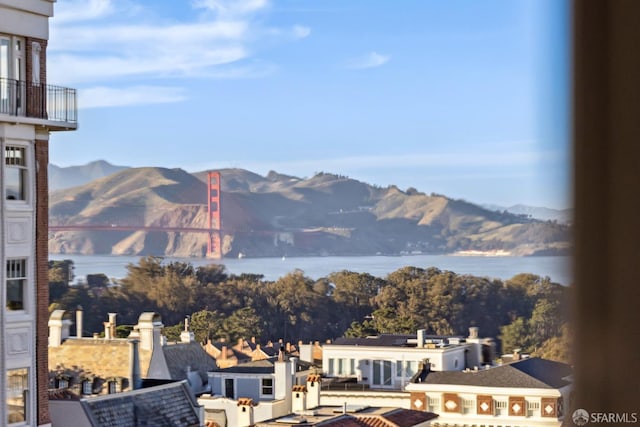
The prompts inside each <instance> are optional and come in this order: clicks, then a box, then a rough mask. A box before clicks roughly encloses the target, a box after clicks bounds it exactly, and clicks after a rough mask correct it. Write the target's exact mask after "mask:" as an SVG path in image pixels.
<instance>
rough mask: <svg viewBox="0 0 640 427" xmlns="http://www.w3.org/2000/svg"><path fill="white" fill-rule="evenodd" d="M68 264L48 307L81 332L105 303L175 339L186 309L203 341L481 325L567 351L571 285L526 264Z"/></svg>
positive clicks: (505, 344)
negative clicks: (122, 273)
mask: <svg viewBox="0 0 640 427" xmlns="http://www.w3.org/2000/svg"><path fill="white" fill-rule="evenodd" d="M68 267H69V264H68V262H67V264H65V262H61V261H57V262H51V263H50V269H49V279H50V284H49V285H50V299H51V301H50V302H51V306H50V309H51V310H53V309H58V308H61V309H65V310H72V311H73V310H76V309H77V307H78V306H82V308H83V309H84V310H85V313H87V315H85V320H84V327H85V331H84V333H85V334H91V333H93V332H100V331H101V329H102V322H104V321H105V319H106V317H107V313H109V312H116V313H118V323H119V324H121V325H134V324H135V323H137V319H138V316H139V315H140V313H141V312H143V311H156V312H158V313H159V314H160V315H161V316H162V319H163V323H164V324H165V326H166V327H165V335H167V337H168V338H169V339H170V340H171V339H177V338H178V337H179V334H180V331H181V330H182V329H183V325H184V319H185V318H186V317H187V316H189V317H190V327H191V330H192V331H193V332H194V333H195V335H196V338H197V339H198V340H199V341H206V339H207V338H210V339H212V340H218V339H225V340H228V341H235V340H237V339H238V338H249V337H256V339H257V340H260V341H262V342H266V341H267V340H277V339H280V338H282V339H283V340H285V341H291V342H297V341H298V340H302V341H305V342H308V341H315V340H319V341H325V340H327V339H334V338H336V337H340V336H350V337H359V336H367V335H374V334H380V333H415V331H416V330H417V329H426V331H427V333H428V334H433V335H462V336H464V335H466V334H467V333H468V328H469V327H470V326H477V327H479V329H480V334H481V335H482V336H488V337H496V338H499V340H500V342H501V344H502V351H503V352H511V351H513V350H515V349H520V350H521V351H522V352H528V353H534V354H540V355H542V356H546V357H551V358H554V359H556V360H565V361H566V360H568V357H569V356H568V353H567V351H568V344H567V341H568V336H569V332H568V328H567V320H568V319H567V317H568V316H567V311H568V310H567V307H568V298H569V292H571V288H568V287H564V286H562V285H559V284H557V283H553V282H551V280H550V279H549V278H548V277H540V276H538V275H533V274H528V273H523V274H519V275H516V276H514V277H513V278H511V279H509V280H504V281H503V280H498V279H490V278H486V277H478V276H472V275H462V274H456V273H454V272H451V271H443V270H439V269H437V268H434V267H430V268H419V267H403V268H400V269H398V270H396V271H394V272H392V273H390V274H389V275H387V276H386V277H384V278H380V277H375V276H372V275H370V274H368V273H357V272H352V271H347V270H345V271H340V272H335V273H331V274H329V275H328V276H326V277H321V278H318V279H313V278H310V277H308V276H306V275H305V274H304V272H302V271H300V270H294V271H292V272H290V273H289V274H287V275H285V276H283V277H281V278H279V279H278V280H275V281H270V280H265V279H264V277H263V276H262V275H256V274H240V275H235V274H228V273H227V272H226V270H225V267H224V266H223V265H220V264H210V265H207V266H201V267H194V266H193V265H191V264H190V263H186V262H176V261H172V262H165V260H164V259H163V258H160V257H143V258H141V259H140V260H139V262H138V264H129V265H128V266H127V275H126V277H124V278H123V279H121V280H120V281H119V282H118V284H117V285H113V284H110V282H109V280H108V278H107V277H106V276H105V275H100V274H98V275H92V276H91V277H87V281H86V283H85V284H83V285H80V286H69V275H68V274H66V273H65V268H68ZM89 313H90V314H89ZM127 329H128V328H127V327H126V326H123V327H122V333H123V334H125V333H126V331H127Z"/></svg>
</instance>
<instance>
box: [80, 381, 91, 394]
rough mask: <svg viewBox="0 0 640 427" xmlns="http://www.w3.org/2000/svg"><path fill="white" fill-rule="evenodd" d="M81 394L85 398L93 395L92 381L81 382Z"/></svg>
mask: <svg viewBox="0 0 640 427" xmlns="http://www.w3.org/2000/svg"><path fill="white" fill-rule="evenodd" d="M81 392H82V394H83V395H85V396H87V395H90V394H93V381H91V380H82V389H81Z"/></svg>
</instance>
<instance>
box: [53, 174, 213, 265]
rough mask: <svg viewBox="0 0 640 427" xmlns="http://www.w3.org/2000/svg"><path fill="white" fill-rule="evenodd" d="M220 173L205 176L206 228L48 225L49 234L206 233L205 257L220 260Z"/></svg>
mask: <svg viewBox="0 0 640 427" xmlns="http://www.w3.org/2000/svg"><path fill="white" fill-rule="evenodd" d="M220 185H221V183H220V172H217V171H211V172H209V173H208V175H207V227H206V228H203V227H171V226H154V225H142V226H140V225H122V224H82V225H80V224H49V232H56V231H149V232H153V231H160V232H175V233H206V234H207V235H208V238H207V257H209V258H217V259H220V258H222V247H221V241H222V238H221V227H220V226H221V220H220V206H221V205H220V194H221V192H220Z"/></svg>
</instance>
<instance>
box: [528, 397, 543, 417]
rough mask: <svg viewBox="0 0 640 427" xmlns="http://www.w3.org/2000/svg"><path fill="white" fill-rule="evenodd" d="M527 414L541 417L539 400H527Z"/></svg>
mask: <svg viewBox="0 0 640 427" xmlns="http://www.w3.org/2000/svg"><path fill="white" fill-rule="evenodd" d="M527 416H528V417H539V416H540V401H539V400H527Z"/></svg>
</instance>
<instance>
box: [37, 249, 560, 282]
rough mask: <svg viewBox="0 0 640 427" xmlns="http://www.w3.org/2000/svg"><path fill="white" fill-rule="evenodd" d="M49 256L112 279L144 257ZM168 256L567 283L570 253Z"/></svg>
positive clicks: (247, 265) (244, 266) (242, 269)
mask: <svg viewBox="0 0 640 427" xmlns="http://www.w3.org/2000/svg"><path fill="white" fill-rule="evenodd" d="M49 258H50V259H53V260H61V259H71V260H73V262H74V265H75V276H76V280H77V279H78V278H80V279H84V278H85V277H86V275H87V274H94V273H104V274H106V275H107V276H108V277H110V278H115V279H121V278H123V277H125V276H126V275H127V268H126V267H127V265H128V264H137V263H138V260H139V259H140V257H132V256H110V255H58V254H50V256H49ZM165 260H166V261H167V262H168V261H182V262H189V263H191V264H193V265H194V266H196V267H199V266H202V265H207V264H211V263H216V264H224V265H225V267H226V270H227V272H229V273H232V274H241V273H252V274H262V275H263V276H264V278H265V279H267V280H277V279H278V278H280V277H282V276H284V275H286V274H287V273H290V272H292V271H294V270H296V269H299V270H302V271H303V272H304V274H305V275H306V276H308V277H311V278H312V279H318V278H320V277H325V276H327V275H328V274H330V273H333V272H337V271H342V270H350V271H355V272H359V273H369V274H371V275H373V276H378V277H385V276H386V275H387V274H389V273H391V272H393V271H395V270H397V269H399V268H401V267H405V266H413V267H420V268H428V267H437V268H439V269H440V270H449V271H453V272H455V273H458V274H472V275H474V276H481V277H490V278H497V279H503V280H504V279H509V278H511V277H513V276H515V275H516V274H519V273H533V274H537V275H540V276H543V277H544V276H549V277H550V278H551V280H552V281H554V282H557V283H561V284H563V285H569V284H570V283H571V274H570V271H569V262H570V257H566V256H554V257H484V256H458V255H410V256H409V255H407V256H356V257H338V256H335V257H334V256H327V257H294V258H291V257H290V258H283V259H281V258H242V259H236V258H229V259H226V258H225V259H223V260H210V259H202V258H165Z"/></svg>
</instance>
